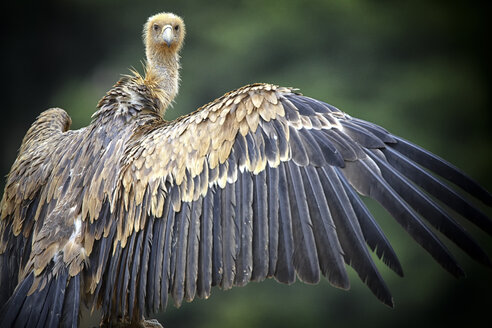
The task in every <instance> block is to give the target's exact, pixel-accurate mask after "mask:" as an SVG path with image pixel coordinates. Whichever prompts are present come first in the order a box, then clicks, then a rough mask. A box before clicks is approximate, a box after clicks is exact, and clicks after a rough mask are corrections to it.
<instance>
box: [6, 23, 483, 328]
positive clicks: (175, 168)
mask: <svg viewBox="0 0 492 328" xmlns="http://www.w3.org/2000/svg"><path fill="white" fill-rule="evenodd" d="M184 35H185V30H184V24H183V22H182V20H181V19H180V18H179V17H177V16H175V15H173V14H158V15H155V16H152V17H151V18H149V20H148V22H147V23H146V24H145V27H144V38H145V44H146V54H147V67H146V72H145V73H146V74H145V76H140V75H139V74H138V73H134V75H132V76H125V77H123V78H122V79H121V80H120V81H119V82H118V83H117V84H116V85H115V86H114V87H113V88H112V89H111V90H110V91H109V92H108V93H107V95H106V96H105V97H104V98H103V99H102V100H101V101H100V102H99V104H98V111H97V112H96V113H95V114H94V115H93V120H92V123H91V124H90V125H89V126H88V127H86V128H83V129H80V130H76V131H72V130H69V127H70V123H71V120H70V117H69V116H68V115H67V113H66V112H65V111H64V110H62V109H58V108H55V109H50V110H47V111H45V112H43V113H42V114H41V115H40V116H39V117H38V119H37V120H36V121H35V122H34V124H33V125H32V127H31V128H30V129H29V131H28V132H27V134H26V136H25V138H24V140H23V143H22V146H21V148H20V150H19V155H18V157H17V159H16V161H15V163H14V165H13V167H12V169H11V172H10V174H9V175H8V178H7V184H6V187H5V191H4V195H3V199H2V203H1V216H0V306H2V311H1V314H0V322H2V327H4V326H5V327H34V326H49V327H54V326H70V327H75V326H77V325H78V320H79V308H80V306H81V305H82V304H83V303H85V304H87V305H88V306H89V307H90V308H91V309H98V308H100V309H102V313H103V318H102V324H103V325H108V326H111V325H141V326H146V325H149V324H150V323H149V322H147V321H145V320H144V315H146V314H148V313H152V312H156V311H158V310H159V309H163V308H165V307H166V304H167V303H168V297H169V295H170V296H171V297H172V298H173V300H174V302H175V304H177V305H178V306H179V305H180V304H181V303H182V301H183V300H185V301H191V300H193V299H194V298H195V297H196V296H198V297H201V298H207V297H208V296H209V295H210V292H211V287H212V286H220V287H221V288H223V289H229V288H231V287H233V286H243V285H245V284H247V283H248V282H249V281H252V280H253V281H261V280H264V279H266V278H270V277H274V278H275V279H276V280H278V281H279V282H282V283H288V284H289V283H293V282H294V281H295V280H296V277H298V278H299V279H300V280H301V281H304V282H307V283H317V282H318V281H319V279H320V276H325V277H326V278H327V279H328V281H329V282H330V283H331V284H332V285H334V286H336V287H339V288H344V289H347V288H349V280H348V276H347V272H346V267H345V265H346V264H348V265H350V266H352V267H353V268H354V269H355V271H356V272H357V273H358V275H359V276H360V278H361V279H362V281H364V282H365V283H366V284H367V285H368V287H369V288H370V289H371V291H372V292H373V293H374V294H375V295H376V296H377V297H378V298H379V299H380V300H381V301H382V302H383V303H385V304H387V305H389V306H392V304H393V300H392V297H391V294H390V292H389V290H388V288H387V286H386V284H385V283H384V281H383V279H382V277H381V276H380V274H379V273H378V271H377V269H376V266H375V264H374V263H373V260H372V258H371V255H370V252H369V249H372V250H373V251H375V252H376V254H377V255H378V257H379V258H381V259H382V260H383V261H384V263H386V264H387V265H388V266H389V267H390V268H391V269H392V270H394V271H395V272H396V273H397V274H399V275H403V271H402V267H401V265H400V263H399V261H398V259H397V256H396V254H395V252H394V251H393V249H392V247H391V245H390V243H389V241H388V240H387V238H386V237H385V235H384V233H383V232H382V230H381V229H380V227H379V225H378V223H377V221H376V220H375V219H374V217H373V216H372V215H371V213H370V212H369V211H368V209H367V208H366V206H365V205H364V203H363V202H362V200H361V199H360V197H359V195H358V194H361V195H365V196H369V197H371V198H373V199H375V200H377V201H378V202H379V203H380V204H381V205H382V206H384V207H385V208H386V210H387V211H388V212H389V213H390V214H392V215H393V216H394V218H395V219H396V220H397V221H398V222H399V223H400V224H401V225H402V227H403V228H404V229H405V230H406V231H407V232H408V233H409V234H410V236H411V237H412V238H413V239H415V241H416V242H417V243H418V244H420V245H421V246H422V247H423V248H424V249H425V250H426V251H427V252H429V253H430V255H432V256H433V257H434V259H435V260H436V261H437V262H438V263H439V264H440V265H441V266H442V267H443V268H444V269H446V270H447V271H449V272H450V273H451V274H453V275H454V276H461V275H463V271H462V269H461V268H460V267H459V265H458V264H457V263H456V261H455V259H454V258H453V256H452V254H451V253H450V252H449V251H448V249H447V248H446V247H445V245H444V244H443V243H442V241H441V240H440V239H439V238H438V237H437V236H436V234H435V232H434V229H432V228H430V227H429V226H432V227H434V228H435V229H436V230H438V231H440V232H441V233H442V234H443V235H445V236H446V237H447V238H449V239H450V240H451V241H453V242H454V243H455V244H456V245H458V246H459V247H460V248H461V249H463V250H464V251H465V252H466V253H467V254H469V255H470V256H471V257H472V258H474V259H475V260H477V261H478V262H480V263H483V264H484V265H487V266H490V265H491V262H490V260H489V257H488V256H487V255H486V254H485V252H484V251H483V250H482V249H481V248H480V247H479V246H478V245H477V243H476V242H475V241H474V240H473V239H472V237H471V236H470V235H469V234H468V233H467V232H466V231H465V230H464V229H463V228H462V226H461V225H460V224H459V223H457V221H455V220H454V219H453V218H452V217H451V215H450V210H452V211H455V212H457V213H458V214H460V215H461V216H463V217H464V218H466V219H467V220H469V221H471V222H473V223H474V224H475V225H477V226H478V227H480V228H481V229H482V230H484V231H486V232H487V233H488V234H491V233H492V223H491V221H490V219H489V218H488V217H487V216H486V215H485V214H484V213H483V212H481V211H480V210H479V209H478V208H477V207H476V206H475V205H473V204H472V203H471V202H470V201H469V200H467V199H466V198H465V197H463V196H462V195H460V194H459V193H458V192H457V189H462V190H464V191H466V192H467V193H469V194H470V195H472V196H473V197H474V198H476V199H478V200H480V201H482V202H483V203H485V204H486V205H488V206H491V205H492V196H491V195H490V194H489V193H488V192H487V191H486V190H484V189H483V188H482V187H480V186H479V184H477V183H476V182H474V181H472V180H471V179H470V178H469V177H467V176H466V175H465V174H463V173H462V172H460V171H459V170H458V169H457V168H455V167H454V166H452V165H451V164H449V163H447V162H446V161H444V160H442V159H440V158H438V157H437V156H435V155H433V154H431V153H430V152H428V151H426V150H424V149H422V148H420V147H418V146H416V145H413V144H412V143H410V142H408V141H406V140H404V139H402V138H399V137H397V136H395V135H393V134H391V133H389V132H388V131H386V130H385V129H383V128H381V127H379V126H377V125H375V124H372V123H369V122H366V121H363V120H359V119H356V118H352V117H350V116H349V115H347V114H345V113H343V112H341V111H340V110H338V109H337V108H335V107H333V106H331V105H328V104H326V103H324V102H321V101H318V100H315V99H311V98H309V97H305V96H303V95H301V94H299V93H297V92H296V91H295V90H293V89H291V88H284V87H278V86H275V85H270V84H254V85H248V86H245V87H242V88H240V89H237V90H235V91H232V92H230V93H228V94H226V95H224V96H222V97H221V98H218V99H216V100H215V101H213V102H211V103H209V104H207V105H205V106H204V107H202V108H200V109H198V110H197V111H196V112H194V113H192V114H189V115H187V116H184V117H181V118H179V119H177V120H176V121H172V122H167V121H164V120H163V119H162V115H163V113H164V111H165V110H166V108H167V107H168V106H169V104H170V103H171V101H172V100H173V98H174V97H175V95H176V94H177V92H178V81H179V54H178V53H179V51H180V49H181V46H182V42H183V39H184ZM442 178H444V179H446V180H448V181H450V182H452V183H453V184H454V185H453V186H450V185H448V184H446V183H445V182H444V181H443V179H442ZM442 204H444V205H446V206H445V207H444V206H442Z"/></svg>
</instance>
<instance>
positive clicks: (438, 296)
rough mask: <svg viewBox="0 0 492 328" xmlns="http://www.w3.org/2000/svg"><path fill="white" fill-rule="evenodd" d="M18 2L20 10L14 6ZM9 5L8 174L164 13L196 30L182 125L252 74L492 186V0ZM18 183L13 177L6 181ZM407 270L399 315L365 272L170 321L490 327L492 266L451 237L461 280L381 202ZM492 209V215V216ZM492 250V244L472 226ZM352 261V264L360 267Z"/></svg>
mask: <svg viewBox="0 0 492 328" xmlns="http://www.w3.org/2000/svg"><path fill="white" fill-rule="evenodd" d="M7 3H9V4H7ZM136 3H137V1H129V0H128V1H111V0H106V1H96V0H89V1H88V0H85V1H83V0H78V1H61V0H60V1H19V2H16V4H12V2H11V1H4V2H3V4H2V7H3V8H2V11H1V12H2V19H1V33H2V39H1V40H2V42H1V47H2V48H1V63H2V68H1V71H0V72H1V73H0V74H1V81H2V94H1V95H0V99H1V102H0V110H1V129H0V142H1V145H0V174H1V175H2V176H5V175H6V174H7V173H8V171H9V168H10V165H11V164H12V163H13V161H14V159H15V157H16V152H17V149H18V147H19V146H20V143H21V140H22V137H23V135H24V134H25V132H26V130H27V129H28V128H29V126H30V124H31V123H32V122H33V121H34V120H35V118H36V116H37V115H38V114H39V113H40V112H41V111H43V110H44V109H47V108H49V107H54V106H57V107H62V108H64V109H65V110H67V112H68V113H69V114H70V115H71V117H72V119H73V126H72V127H73V128H80V127H82V126H85V125H87V124H88V123H89V122H90V116H91V114H92V113H93V112H94V111H95V105H96V103H97V101H98V100H99V98H100V97H101V96H103V95H104V93H105V92H106V91H107V90H109V89H110V88H111V86H112V85H113V84H114V83H115V82H116V81H117V80H118V79H119V77H120V75H121V74H127V73H128V72H129V71H128V68H130V67H135V68H136V69H137V70H139V71H142V65H141V61H142V60H143V59H144V51H143V45H142V41H141V33H142V25H143V23H144V22H145V21H146V19H147V17H148V16H150V15H153V14H155V13H157V12H161V11H172V12H175V13H176V14H179V15H181V16H182V17H183V18H184V20H185V23H186V25H187V32H188V34H187V38H186V44H185V47H184V49H183V51H182V65H183V69H182V83H181V90H180V95H179V96H178V98H177V99H176V104H175V106H174V108H173V109H171V110H169V112H168V116H167V118H168V119H172V118H174V117H176V116H178V115H181V114H184V113H187V112H189V111H192V110H194V109H196V108H198V107H199V106H201V105H202V104H204V103H206V102H208V101H210V100H213V99H214V98H216V97H218V96H220V95H222V94H223V93H225V92H227V91H229V90H231V89H234V88H237V87H240V86H242V85H244V84H247V83H252V82H271V83H275V84H280V85H286V86H295V87H298V88H300V89H301V92H303V93H304V94H305V95H307V96H311V97H314V98H317V99H320V100H323V101H326V102H329V103H331V104H333V105H335V106H337V107H339V108H341V109H342V110H344V111H346V112H348V113H349V114H351V115H353V116H356V117H359V118H363V119H366V120H370V121H372V122H375V123H378V124H380V125H382V126H384V127H386V128H387V129H389V130H390V131H392V132H394V133H397V134H399V135H401V136H403V137H405V138H407V139H410V140H412V141H414V142H416V143H418V144H420V145H422V146H424V147H425V148H427V149H429V150H431V151H433V152H435V153H436V154H439V155H440V156H442V157H444V158H446V159H448V160H449V161H451V162H453V163H455V164H456V165H457V166H458V167H460V168H462V169H463V170H465V171H466V172H467V173H469V174H470V175H471V176H472V177H474V178H475V179H476V180H478V181H480V182H481V183H482V184H483V185H484V186H485V187H487V188H488V189H489V190H492V173H491V170H490V169H491V167H492V156H491V153H492V148H491V146H492V142H491V140H492V139H491V137H492V131H491V130H492V129H491V127H490V126H491V118H492V114H491V110H490V108H491V105H492V104H491V93H490V84H489V82H490V73H491V64H490V58H492V56H491V53H490V50H487V48H490V40H489V38H488V35H489V34H490V32H489V29H490V26H489V24H488V20H489V18H490V12H491V11H490V6H489V5H486V6H484V5H482V2H473V1H467V2H465V1H441V2H437V1H378V2H376V1H355V0H352V1H309V0H302V1H268V2H267V1H258V0H248V1H235V2H232V1H231V2H225V1H177V0H175V1H141V2H138V4H136ZM3 184H4V181H3V180H2V182H1V183H0V187H1V188H2V189H3ZM369 205H370V207H371V209H372V210H373V212H374V213H375V214H376V217H377V218H378V220H379V221H380V222H381V225H382V226H383V229H384V230H385V232H386V234H387V236H388V237H389V239H390V241H391V242H392V243H393V245H394V248H395V250H396V251H397V253H398V255H399V256H400V260H401V262H402V265H403V268H404V270H405V275H406V277H405V278H404V279H401V278H399V277H397V276H396V275H395V274H393V273H392V272H390V271H389V270H387V269H386V268H385V267H384V266H379V267H380V268H381V271H382V274H383V276H384V278H385V279H386V281H387V282H388V284H389V287H390V289H391V290H392V292H393V296H394V297H395V302H396V307H395V309H389V308H387V307H386V306H384V305H382V304H381V303H379V302H378V301H377V299H376V298H375V297H373V296H372V295H371V293H370V292H369V291H368V289H367V288H366V287H365V286H364V285H363V284H362V283H361V282H360V281H359V280H358V278H357V277H356V275H354V274H353V271H350V272H351V281H352V289H351V291H350V292H344V291H340V290H337V289H335V288H333V287H330V286H329V284H328V283H327V282H326V281H323V282H321V283H320V284H319V285H317V286H308V285H303V284H301V283H296V284H294V285H293V286H290V287H287V286H283V285H280V284H277V283H275V282H274V281H267V282H264V283H261V284H257V283H252V284H250V285H248V286H247V287H245V288H236V289H233V290H231V291H227V292H223V291H219V290H218V289H215V290H214V291H213V293H212V296H211V298H210V299H209V300H206V301H204V300H195V301H194V302H192V303H189V304H188V303H187V304H184V305H183V306H182V307H181V308H180V309H176V308H175V307H174V306H172V305H171V306H168V309H167V311H166V312H165V313H164V314H163V315H162V316H160V317H159V319H160V320H161V321H162V322H163V323H164V325H165V326H166V327H169V328H175V327H214V328H216V327H325V326H331V327H337V326H347V327H350V326H355V327H360V326H362V325H364V326H366V327H367V326H377V327H386V326H387V327H416V326H421V327H424V326H425V327H427V326H429V327H441V326H450V325H453V326H455V325H466V326H470V325H474V324H477V325H478V324H479V323H480V322H482V323H484V324H485V323H486V322H487V321H488V322H490V311H491V310H490V306H491V305H492V302H491V301H490V300H491V299H492V280H491V278H492V275H491V273H492V271H491V270H490V269H487V268H484V267H481V266H479V265H477V264H476V263H474V262H472V261H470V260H469V259H468V258H467V257H466V256H465V255H464V253H463V252H461V251H459V250H457V249H456V247H454V245H450V248H451V250H452V251H453V252H454V253H455V254H456V256H457V258H458V259H459V260H460V262H461V263H462V265H463V267H464V268H465V270H466V272H467V273H468V277H467V278H466V279H461V280H455V279H453V278H452V277H451V276H450V275H449V274H447V273H446V272H444V271H443V270H442V269H441V268H440V267H439V266H438V265H437V264H435V263H434V262H433V260H432V259H431V258H430V256H429V255H427V254H426V253H425V252H424V251H423V250H422V249H421V248H420V247H418V246H417V245H416V244H414V242H413V241H412V240H410V238H409V237H408V236H407V235H406V234H405V233H404V232H403V230H402V229H401V228H400V227H399V226H398V225H397V224H396V223H394V221H393V220H392V219H391V218H389V217H388V216H387V215H386V213H385V212H384V211H383V210H381V208H380V207H379V206H377V205H374V204H373V203H371V202H369ZM484 210H486V212H487V213H489V215H490V214H492V211H491V210H490V209H484ZM467 227H468V228H469V229H470V230H471V232H472V233H473V234H474V235H475V236H477V239H478V240H479V241H480V242H481V244H482V245H483V246H484V247H485V248H486V249H487V251H488V253H489V254H492V245H491V238H490V237H488V236H486V235H485V234H484V233H482V232H480V231H478V230H477V229H476V228H474V227H472V226H470V225H467ZM350 270H351V269H350Z"/></svg>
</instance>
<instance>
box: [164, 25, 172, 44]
mask: <svg viewBox="0 0 492 328" xmlns="http://www.w3.org/2000/svg"><path fill="white" fill-rule="evenodd" d="M162 38H163V39H164V42H166V44H167V46H168V47H170V46H171V43H172V42H173V28H172V26H171V25H166V26H164V31H163V32H162Z"/></svg>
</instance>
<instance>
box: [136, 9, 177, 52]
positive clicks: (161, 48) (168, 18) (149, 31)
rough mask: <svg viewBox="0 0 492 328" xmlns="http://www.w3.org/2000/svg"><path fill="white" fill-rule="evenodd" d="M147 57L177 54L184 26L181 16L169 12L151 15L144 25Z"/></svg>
mask: <svg viewBox="0 0 492 328" xmlns="http://www.w3.org/2000/svg"><path fill="white" fill-rule="evenodd" d="M143 33H144V43H145V47H146V51H147V58H153V57H154V56H156V55H163V56H168V55H173V54H177V53H178V52H179V51H180V50H181V47H182V46H183V41H184V37H185V26H184V23H183V20H182V19H181V17H179V16H176V15H174V14H171V13H160V14H156V15H154V16H151V17H150V18H149V19H148V20H147V23H146V24H145V25H144V31H143Z"/></svg>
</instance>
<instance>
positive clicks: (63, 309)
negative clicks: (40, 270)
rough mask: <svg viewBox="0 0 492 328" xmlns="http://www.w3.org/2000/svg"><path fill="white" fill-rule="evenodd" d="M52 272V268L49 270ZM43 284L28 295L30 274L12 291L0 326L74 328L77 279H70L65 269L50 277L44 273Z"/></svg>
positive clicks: (77, 294) (76, 305)
mask: <svg viewBox="0 0 492 328" xmlns="http://www.w3.org/2000/svg"><path fill="white" fill-rule="evenodd" d="M51 269H52V267H51ZM45 272H46V273H45V277H40V278H41V279H46V280H47V281H46V284H43V283H40V284H39V287H38V288H37V289H35V290H34V292H32V293H31V294H30V295H29V290H30V289H31V287H32V284H33V281H34V274H33V273H31V274H29V275H28V276H27V277H26V278H25V279H24V280H23V281H22V282H21V283H20V284H19V285H18V286H17V288H16V290H15V291H14V293H13V295H12V296H11V297H10V299H9V300H8V301H7V303H6V304H5V305H4V306H3V308H2V310H1V313H0V322H1V323H2V327H6V328H8V327H77V326H78V314H79V305H80V276H79V275H77V276H75V277H70V276H69V274H68V270H67V269H66V268H61V269H60V270H58V272H57V274H55V275H53V274H52V272H53V271H52V270H46V271H45Z"/></svg>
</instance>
